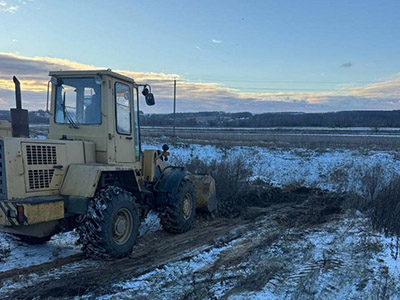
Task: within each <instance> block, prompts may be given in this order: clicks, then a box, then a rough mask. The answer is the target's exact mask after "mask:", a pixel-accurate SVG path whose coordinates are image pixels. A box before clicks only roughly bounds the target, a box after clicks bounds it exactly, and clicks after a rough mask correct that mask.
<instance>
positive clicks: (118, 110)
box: [114, 81, 135, 163]
mask: <svg viewBox="0 0 400 300" xmlns="http://www.w3.org/2000/svg"><path fill="white" fill-rule="evenodd" d="M114 104H115V122H116V123H115V138H114V141H115V161H116V162H117V163H132V162H135V144H134V138H133V116H134V113H133V86H132V85H130V84H126V83H123V82H119V81H116V82H115V84H114Z"/></svg>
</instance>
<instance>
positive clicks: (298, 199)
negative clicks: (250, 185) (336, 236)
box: [0, 188, 343, 299]
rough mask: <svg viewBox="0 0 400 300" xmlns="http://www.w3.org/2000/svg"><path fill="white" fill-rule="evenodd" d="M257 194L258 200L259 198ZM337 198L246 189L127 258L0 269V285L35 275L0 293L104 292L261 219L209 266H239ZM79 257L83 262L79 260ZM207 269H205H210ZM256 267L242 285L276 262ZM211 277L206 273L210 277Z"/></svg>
mask: <svg viewBox="0 0 400 300" xmlns="http://www.w3.org/2000/svg"><path fill="white" fill-rule="evenodd" d="M262 199H264V201H261V200H262ZM279 199H280V200H281V201H279ZM342 202H343V196H341V195H336V196H335V195H334V194H331V193H327V192H323V191H320V190H314V189H304V188H301V189H299V188H289V189H287V190H277V189H271V190H265V189H263V190H262V191H260V192H256V193H253V194H249V195H248V197H247V198H246V199H245V201H244V203H246V207H242V208H241V209H240V210H239V211H237V212H236V215H235V217H234V218H226V217H217V218H211V217H209V216H204V215H200V216H199V217H198V219H197V221H196V223H195V225H194V228H193V229H192V230H190V231H189V232H187V233H185V234H179V235H174V234H169V233H166V232H164V231H157V232H153V233H148V234H146V235H144V236H143V237H142V238H141V239H139V241H138V244H137V245H136V246H135V248H134V251H133V253H132V254H131V255H130V256H129V257H128V258H124V259H121V260H116V261H90V260H87V259H84V257H83V255H81V254H79V255H75V256H71V257H68V258H63V259H59V260H56V261H53V262H49V263H46V264H42V265H39V266H32V267H29V268H25V269H19V270H11V271H7V272H3V273H0V286H4V285H5V284H7V285H8V284H12V283H15V282H19V281H20V280H24V278H27V277H29V276H31V275H32V274H34V276H35V278H36V280H34V281H33V282H32V284H30V285H29V287H27V288H21V289H15V290H12V289H10V290H9V292H8V293H7V294H3V295H2V298H3V299H31V298H36V299H43V298H49V297H52V298H61V297H76V296H80V295H84V294H88V293H91V295H93V297H95V296H96V295H103V294H107V292H109V291H112V290H113V288H112V285H113V284H114V283H118V282H121V281H124V280H128V279H130V278H133V277H137V276H140V275H141V274H145V273H147V272H149V271H151V270H154V269H156V268H160V267H162V266H163V265H165V264H166V263H168V262H170V261H182V260H187V259H190V258H191V257H192V256H193V252H194V251H196V250H199V249H211V248H213V247H216V246H218V245H223V244H226V243H228V242H230V241H232V240H235V239H237V238H238V237H241V236H243V235H244V234H245V233H247V232H249V231H254V230H255V231H256V230H257V226H260V225H259V224H260V222H259V221H258V220H263V221H262V222H264V223H262V224H263V225H262V226H267V228H268V226H270V227H271V228H270V229H269V230H267V231H265V230H264V231H263V234H262V238H254V241H253V242H252V243H251V244H246V245H243V247H237V249H236V250H235V251H234V252H232V253H231V254H230V255H226V256H224V257H222V258H220V259H219V260H218V261H217V262H216V263H215V264H214V265H213V267H212V268H214V269H215V270H217V269H218V268H219V267H220V266H221V265H240V264H241V262H242V261H244V260H246V258H247V257H249V256H250V255H256V254H257V252H258V251H259V249H261V248H264V249H265V247H268V245H269V244H271V243H272V242H274V241H275V240H276V239H277V238H279V237H280V236H282V235H283V234H285V232H286V231H287V229H288V228H291V227H308V226H314V225H316V224H320V223H323V222H326V221H327V220H329V219H331V218H332V217H335V216H336V215H337V214H339V213H341V211H342V209H341V203H342ZM255 204H256V205H257V206H255ZM243 206H245V205H243ZM266 216H267V219H265V218H266ZM265 222H266V223H265ZM82 260H83V261H84V262H87V263H85V264H82V265H79V262H80V261H82ZM73 263H75V264H77V265H76V266H75V267H74V268H72V269H70V270H69V269H68V268H67V267H68V266H69V265H71V264H73ZM212 268H211V269H210V270H207V272H208V273H210V274H212V273H213V271H212V270H213V269H212ZM260 268H261V269H262V270H260V272H256V273H255V275H252V276H256V277H254V278H252V277H249V278H247V279H246V280H244V279H242V280H243V282H242V285H243V288H245V287H246V286H247V285H253V286H254V282H258V285H259V286H260V287H261V286H263V285H264V284H265V280H269V279H268V278H269V277H271V276H275V275H273V274H276V272H278V270H277V269H276V268H277V266H276V265H274V264H273V263H272V264H268V265H263V264H261V265H260ZM49 274H50V275H52V276H49ZM256 274H264V275H265V276H261V277H260V278H258V277H257V276H259V275H256ZM54 278H56V280H55V279H54ZM212 280H213V279H212V278H210V282H212ZM210 282H208V283H207V284H206V283H204V284H203V286H202V284H201V283H199V284H198V286H197V287H195V288H194V291H193V293H191V294H189V295H187V296H188V297H189V298H188V299H191V298H192V297H195V298H196V293H200V292H202V290H203V289H204V288H205V287H207V286H209V284H210Z"/></svg>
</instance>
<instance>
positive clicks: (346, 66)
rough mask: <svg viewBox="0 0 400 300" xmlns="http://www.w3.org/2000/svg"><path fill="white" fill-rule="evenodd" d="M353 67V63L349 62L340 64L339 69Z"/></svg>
mask: <svg viewBox="0 0 400 300" xmlns="http://www.w3.org/2000/svg"><path fill="white" fill-rule="evenodd" d="M352 66H353V63H352V62H351V61H349V62H345V63H344V64H342V65H341V66H340V67H341V68H351V67H352Z"/></svg>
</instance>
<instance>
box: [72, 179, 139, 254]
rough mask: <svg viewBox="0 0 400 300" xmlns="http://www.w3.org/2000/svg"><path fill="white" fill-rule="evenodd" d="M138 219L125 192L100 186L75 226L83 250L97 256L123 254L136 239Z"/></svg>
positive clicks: (131, 201) (132, 204)
mask: <svg viewBox="0 0 400 300" xmlns="http://www.w3.org/2000/svg"><path fill="white" fill-rule="evenodd" d="M139 223H140V217H139V212H138V207H137V205H136V203H135V199H134V197H133V196H132V195H131V194H130V193H129V192H127V191H125V190H124V189H121V188H119V187H116V186H111V187H108V188H106V189H102V190H100V191H99V192H98V193H97V194H96V197H95V198H94V199H93V201H91V203H90V204H89V207H88V212H87V214H86V215H85V216H84V218H83V220H82V222H81V225H80V227H79V230H78V231H79V234H80V241H81V243H82V245H83V250H84V251H85V252H86V254H87V255H88V256H89V257H92V258H97V259H116V258H122V257H125V256H127V255H129V253H131V252H132V248H133V246H134V245H135V243H136V239H137V236H138V232H139V229H138V228H139Z"/></svg>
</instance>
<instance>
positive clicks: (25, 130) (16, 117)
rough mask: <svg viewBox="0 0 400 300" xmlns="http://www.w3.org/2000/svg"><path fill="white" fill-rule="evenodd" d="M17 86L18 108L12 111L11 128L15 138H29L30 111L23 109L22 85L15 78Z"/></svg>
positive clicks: (16, 101) (16, 98) (16, 100)
mask: <svg viewBox="0 0 400 300" xmlns="http://www.w3.org/2000/svg"><path fill="white" fill-rule="evenodd" d="M13 81H14V84H15V104H16V108H11V109H10V114H11V127H12V135H13V137H29V117H28V110H26V109H22V99H21V84H20V82H19V80H18V78H17V77H15V76H13Z"/></svg>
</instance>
